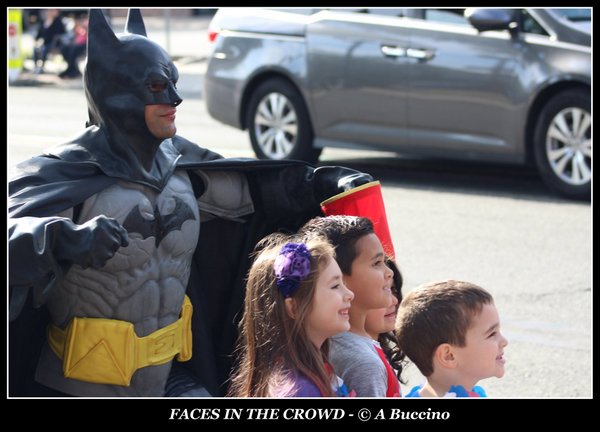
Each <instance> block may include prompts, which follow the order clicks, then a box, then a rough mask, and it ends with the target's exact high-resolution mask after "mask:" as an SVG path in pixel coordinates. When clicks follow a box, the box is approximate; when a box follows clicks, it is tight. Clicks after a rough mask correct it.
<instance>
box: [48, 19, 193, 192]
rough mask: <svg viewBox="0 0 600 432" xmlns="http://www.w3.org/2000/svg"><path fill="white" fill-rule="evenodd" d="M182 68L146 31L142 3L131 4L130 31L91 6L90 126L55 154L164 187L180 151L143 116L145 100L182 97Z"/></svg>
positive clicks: (87, 79) (86, 82)
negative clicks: (115, 29) (112, 24)
mask: <svg viewBox="0 0 600 432" xmlns="http://www.w3.org/2000/svg"><path fill="white" fill-rule="evenodd" d="M178 78H179V75H178V72H177V68H176V67H175V65H174V64H173V62H172V61H171V59H170V57H169V55H168V54H167V53H166V51H165V50H164V49H162V48H161V47H160V46H159V45H158V44H156V43H154V42H152V41H151V40H149V39H148V38H147V37H146V29H145V26H144V23H143V20H142V16H141V14H140V11H139V9H130V11H129V14H128V17H127V23H126V25H125V32H124V33H119V34H115V33H114V32H113V31H112V29H111V28H110V26H109V25H108V23H107V22H106V19H105V18H104V15H103V13H102V12H101V10H100V9H90V14H89V26H88V45H87V61H86V66H85V71H84V87H85V95H86V98H87V102H88V113H89V122H88V124H87V126H88V128H87V129H86V131H85V132H84V133H83V134H82V135H81V136H79V137H77V138H75V139H74V140H72V141H71V142H69V143H67V144H64V145H62V146H59V147H58V148H56V149H54V151H53V152H52V154H53V155H55V156H57V157H59V158H61V159H63V160H68V161H72V162H77V161H88V162H90V161H91V162H92V163H95V164H97V165H98V167H99V168H100V169H101V170H102V171H103V172H104V173H105V174H106V175H108V176H110V177H117V178H121V179H124V180H127V181H133V182H137V183H142V184H145V185H148V186H150V187H153V188H155V189H158V190H161V189H162V187H163V186H164V184H166V181H167V180H168V178H169V177H170V176H171V174H172V172H173V171H174V169H175V165H176V162H177V159H178V158H179V156H180V155H179V152H178V151H177V150H176V149H175V146H174V145H173V142H172V141H173V140H176V139H178V137H177V136H175V137H173V138H172V139H171V138H169V139H165V140H163V139H160V138H156V137H155V136H154V135H152V133H151V132H150V130H149V129H148V127H147V125H146V121H145V116H144V109H145V107H146V105H152V104H168V105H171V106H174V107H175V106H177V105H179V104H180V103H181V102H182V99H181V97H179V95H178V94H177V90H176V87H175V85H176V83H177V79H178Z"/></svg>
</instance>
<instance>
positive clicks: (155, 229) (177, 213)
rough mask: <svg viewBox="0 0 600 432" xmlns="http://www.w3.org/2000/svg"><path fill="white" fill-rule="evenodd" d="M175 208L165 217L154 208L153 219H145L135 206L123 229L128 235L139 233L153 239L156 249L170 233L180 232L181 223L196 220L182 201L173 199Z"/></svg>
mask: <svg viewBox="0 0 600 432" xmlns="http://www.w3.org/2000/svg"><path fill="white" fill-rule="evenodd" d="M174 199H175V208H174V209H173V211H172V212H171V213H169V214H167V215H163V214H161V213H160V212H159V210H158V207H157V206H155V207H154V219H145V218H144V217H142V214H141V213H140V206H139V205H136V206H135V207H134V208H132V209H131V211H130V212H129V214H128V215H127V217H126V218H125V221H124V222H123V228H125V229H126V230H127V232H129V233H135V232H137V233H140V234H141V235H142V237H143V238H145V239H146V238H148V237H154V239H155V245H156V247H158V245H159V244H160V242H161V241H162V239H163V238H165V237H166V236H167V235H168V234H169V233H170V232H171V231H177V230H181V227H182V225H183V223H184V222H185V221H186V220H188V219H191V220H196V216H194V212H193V211H192V209H191V208H190V206H189V205H187V204H186V203H185V202H184V201H183V200H181V199H180V198H177V197H175V198H174Z"/></svg>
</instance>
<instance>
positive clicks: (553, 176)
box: [533, 90, 592, 199]
mask: <svg viewBox="0 0 600 432" xmlns="http://www.w3.org/2000/svg"><path fill="white" fill-rule="evenodd" d="M590 111H591V97H590V94H589V93H586V92H585V91H583V90H567V91H564V92H562V93H558V94H557V95H555V96H554V97H553V98H552V99H550V100H549V101H548V103H547V104H546V106H545V107H544V108H543V109H542V111H541V113H540V115H539V117H538V120H537V124H536V128H535V134H534V143H533V144H534V154H535V160H536V163H537V167H538V170H539V172H540V174H541V176H542V180H543V181H544V182H545V183H546V184H547V185H548V186H549V187H550V188H552V189H553V190H555V191H557V192H559V193H561V194H563V195H565V196H568V197H570V198H576V199H587V198H589V197H590V196H591V186H592V139H591V136H592V122H591V120H592V118H591V114H590Z"/></svg>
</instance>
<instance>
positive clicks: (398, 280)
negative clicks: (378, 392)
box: [365, 257, 405, 396]
mask: <svg viewBox="0 0 600 432" xmlns="http://www.w3.org/2000/svg"><path fill="white" fill-rule="evenodd" d="M385 263H386V265H387V266H388V267H389V268H390V269H391V270H392V271H393V272H394V279H393V284H392V304H391V305H390V306H389V307H387V308H384V309H373V310H370V311H369V312H367V319H366V320H365V329H366V330H367V333H369V335H370V336H371V338H372V339H373V340H376V341H377V342H379V345H380V346H381V350H382V353H383V354H384V355H385V360H386V361H387V364H389V368H388V367H387V365H386V369H387V378H388V389H389V390H390V391H389V393H390V394H395V393H396V390H395V389H396V388H397V393H398V396H400V395H401V394H402V392H401V391H400V386H399V384H398V381H399V382H400V383H404V381H402V370H403V368H404V364H405V361H404V358H405V355H404V353H403V352H402V350H401V349H400V347H399V344H398V339H397V338H396V334H395V333H394V328H395V325H396V316H397V314H398V304H399V302H401V301H402V284H403V283H404V280H403V279H402V273H400V269H399V268H398V266H397V265H396V262H395V261H394V260H393V259H392V258H390V257H386V259H385ZM378 353H379V351H378ZM384 364H385V363H384ZM396 378H397V379H396Z"/></svg>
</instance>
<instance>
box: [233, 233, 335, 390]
mask: <svg viewBox="0 0 600 432" xmlns="http://www.w3.org/2000/svg"><path fill="white" fill-rule="evenodd" d="M290 241H294V240H293V239H292V238H290V237H288V236H283V235H281V234H273V235H270V236H267V237H266V238H265V239H263V240H262V241H261V242H260V243H259V244H258V245H257V255H256V258H255V261H254V263H253V265H252V267H251V268H250V270H249V272H248V278H247V284H246V298H245V302H244V314H243V316H242V320H241V321H240V324H239V329H240V335H239V339H238V346H237V349H236V354H237V356H238V361H237V365H236V366H237V367H235V368H234V372H233V374H232V377H231V385H230V388H229V392H228V395H229V396H237V397H265V396H273V395H277V394H278V393H281V389H285V388H286V387H288V386H289V387H291V386H292V384H293V381H292V378H291V377H290V376H289V373H290V372H292V371H293V372H299V373H302V374H304V375H305V376H307V377H308V378H309V379H311V380H312V381H313V382H314V383H315V385H317V387H318V388H319V390H320V391H321V394H322V395H323V396H333V392H332V389H331V378H330V375H329V373H328V372H327V371H326V369H325V361H324V360H325V359H326V358H327V354H328V343H327V341H326V342H325V343H324V344H323V345H322V346H321V348H320V349H319V348H317V347H316V346H315V345H314V344H313V343H312V342H311V341H310V339H309V338H308V335H307V333H306V328H305V325H304V324H305V321H306V318H307V316H308V314H309V313H310V312H311V309H312V300H313V297H314V293H315V287H316V282H317V278H318V276H319V274H320V271H321V270H322V269H323V268H324V267H325V266H326V265H327V264H328V263H329V262H330V260H331V259H334V257H335V252H334V250H333V248H332V247H331V245H330V244H329V243H328V242H327V241H326V240H323V239H321V238H314V239H311V240H310V241H308V242H307V243H306V246H307V247H308V250H309V251H310V255H311V257H310V266H311V267H310V273H309V275H308V276H307V277H306V278H305V279H304V280H303V281H302V282H301V284H300V287H299V288H298V290H297V291H296V292H295V293H294V295H293V299H294V301H295V305H296V310H295V315H296V317H295V319H292V318H291V317H290V316H289V315H288V313H287V312H286V308H285V297H284V296H283V294H281V292H280V291H279V289H278V287H277V284H276V278H275V270H274V263H275V258H276V257H277V255H278V254H279V251H280V250H281V248H282V246H283V245H284V244H285V243H286V242H290ZM290 390H291V391H293V389H292V388H290ZM290 395H292V394H290Z"/></svg>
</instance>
